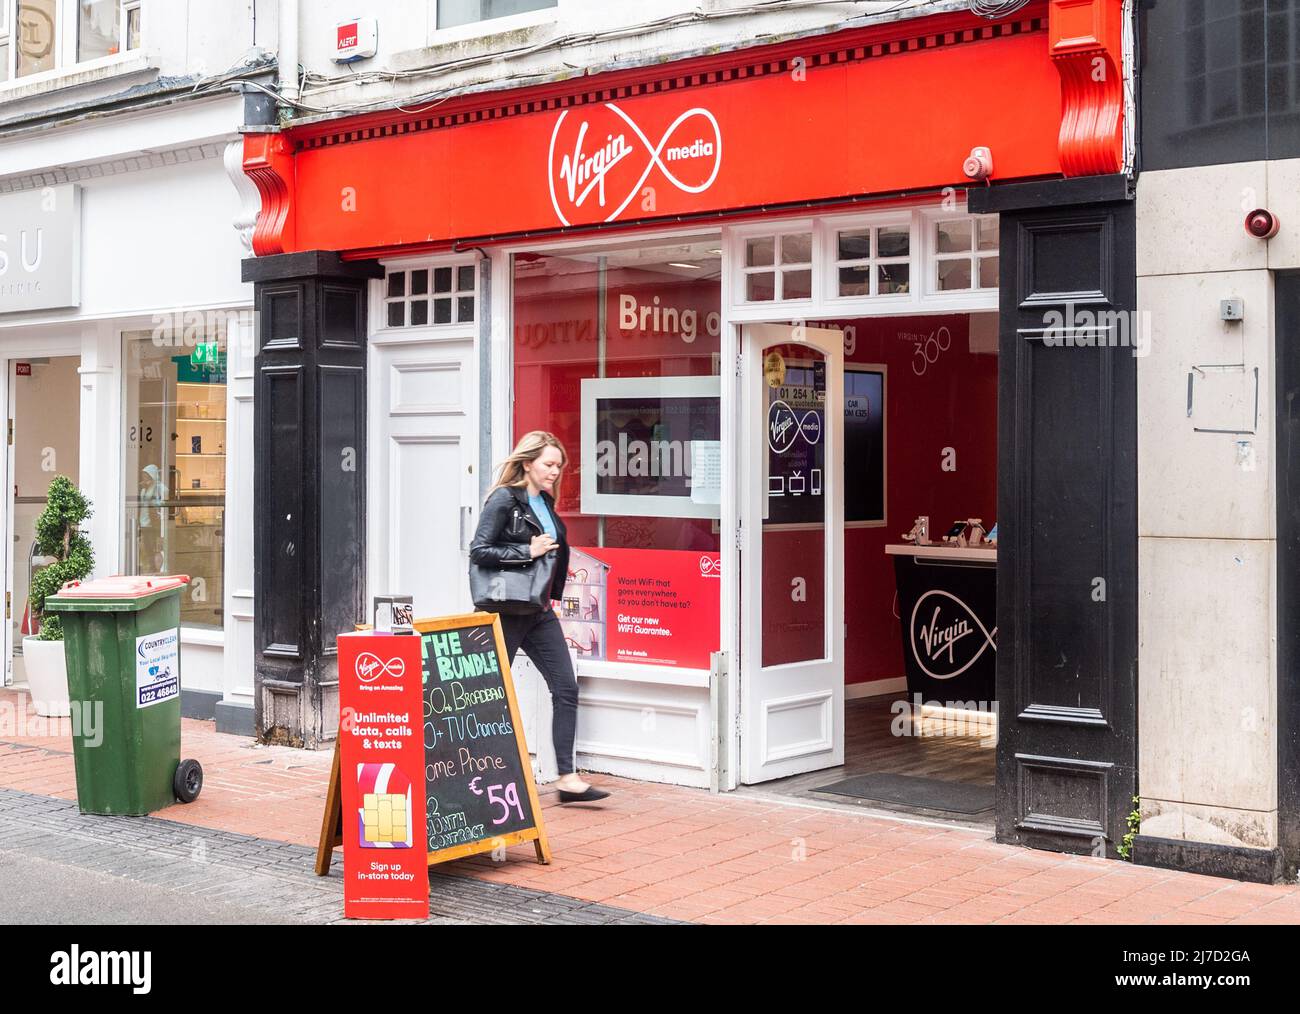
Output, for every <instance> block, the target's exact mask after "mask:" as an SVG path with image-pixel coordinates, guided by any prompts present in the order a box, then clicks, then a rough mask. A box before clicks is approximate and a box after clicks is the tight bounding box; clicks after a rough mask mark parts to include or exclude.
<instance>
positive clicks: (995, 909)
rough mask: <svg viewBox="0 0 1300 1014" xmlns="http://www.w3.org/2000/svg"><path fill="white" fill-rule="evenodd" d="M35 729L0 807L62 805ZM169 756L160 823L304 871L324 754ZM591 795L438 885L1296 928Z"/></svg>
mask: <svg viewBox="0 0 1300 1014" xmlns="http://www.w3.org/2000/svg"><path fill="white" fill-rule="evenodd" d="M32 721H33V716H32V715H31V713H30V709H29V708H28V706H27V700H26V694H25V693H22V692H21V691H14V690H4V691H0V789H11V790H17V791H19V792H21V793H26V794H32V795H43V796H47V797H51V798H53V799H61V800H74V799H75V798H76V783H75V776H74V771H73V765H72V755H71V740H70V733H69V731H68V728H67V727H66V725H65V727H64V728H63V729H61V730H60V729H50V728H43V727H41V726H40V725H36V726H35V727H33V725H32V724H31V723H32ZM36 721H38V722H45V721H47V720H36ZM182 743H183V749H182V753H183V755H184V756H192V757H197V758H198V759H199V760H200V761H201V762H202V764H203V768H204V773H205V784H204V788H203V793H202V795H201V796H200V797H199V799H198V800H197V801H195V802H194V803H192V804H190V805H188V806H182V805H179V804H178V805H175V806H172V807H169V808H168V809H166V810H163V811H161V812H160V813H159V814H158V815H157V818H160V819H162V820H164V821H165V822H167V823H169V824H174V825H188V826H190V827H191V828H195V829H200V828H201V829H207V830H209V831H213V832H222V833H228V834H233V835H243V836H248V837H255V838H258V839H270V840H274V841H279V842H282V843H284V844H285V845H289V846H296V847H297V848H298V851H296V852H292V853H290V852H286V856H288V857H290V858H288V859H286V862H285V865H290V864H291V863H296V862H299V861H301V862H305V863H306V864H307V865H308V866H309V865H310V856H311V849H312V847H313V846H314V844H315V842H316V839H317V836H318V834H319V830H320V819H321V811H322V807H323V803H324V795H325V786H326V780H327V778H328V774H329V764H330V755H329V753H328V752H321V753H308V752H305V751H300V750H293V749H289V748H286V747H263V746H258V745H256V744H254V743H253V742H252V741H251V740H249V739H245V738H242V737H235V736H226V735H222V734H219V733H217V732H215V730H214V728H213V724H212V723H211V722H198V721H191V720H185V721H184V722H183V723H182ZM597 781H599V783H600V784H601V785H602V786H605V787H607V788H610V789H611V790H612V791H613V793H614V795H613V796H612V797H611V798H610V799H609V800H607V801H606V803H605V805H603V806H589V807H579V806H563V807H562V806H559V805H556V803H555V795H554V793H553V792H552V791H549V790H548V789H547V788H546V787H545V786H543V787H542V788H541V800H542V806H543V812H544V815H545V820H546V827H547V831H548V834H549V836H550V840H551V849H552V852H553V853H554V857H555V858H554V862H553V863H552V864H551V865H550V866H541V865H539V864H537V863H536V862H534V861H532V859H531V856H532V847H531V846H524V847H520V848H516V849H511V850H510V854H509V856H508V857H507V859H506V861H505V862H494V861H493V860H492V859H491V858H490V857H488V856H476V857H473V858H470V859H464V860H459V861H457V862H454V863H448V864H444V865H443V866H441V867H439V868H438V874H439V876H438V877H437V878H436V882H437V884H439V885H442V884H445V883H453V882H456V881H457V878H460V879H471V880H473V881H476V882H478V883H481V884H482V883H486V884H495V885H502V886H509V887H513V888H518V889H523V890H527V891H532V892H536V893H537V894H538V896H539V897H541V896H563V897H564V898H567V899H570V900H571V901H572V903H575V904H596V905H603V906H609V907H611V908H614V909H617V910H620V911H622V912H624V913H627V912H639V913H645V914H647V915H650V916H655V917H660V918H663V919H672V920H682V921H689V922H699V923H844V924H854V923H875V924H880V923H1053V924H1055V923H1080V924H1083V923H1151V924H1160V923H1182V924H1191V923H1195V924H1223V923H1296V922H1300V887H1297V886H1296V885H1259V884H1245V883H1237V882H1234V881H1229V880H1223V879H1219V878H1215V877H1205V876H1200V875H1197V874H1191V873H1178V872H1173V871H1168V870H1157V869H1151V868H1148V867H1140V866H1132V865H1130V864H1128V863H1124V862H1119V861H1115V860H1106V859H1094V858H1090V857H1082V856H1064V855H1058V854H1055V853H1048V852H1037V851H1032V850H1027V849H1019V848H1013V847H1010V846H1005V845H999V844H997V843H996V842H993V841H992V840H990V839H989V837H988V836H987V834H985V833H982V832H979V831H972V830H968V829H964V828H956V827H947V826H939V825H933V824H926V823H921V822H912V821H908V820H906V819H904V818H897V819H893V818H887V817H881V816H877V815H859V814H857V813H854V812H853V811H852V810H850V809H847V808H832V807H820V806H816V805H810V804H806V803H802V802H798V801H792V800H776V799H768V798H755V797H753V796H749V795H742V794H727V793H724V794H722V795H711V794H710V793H708V792H705V791H702V790H697V789H686V788H679V787H675V786H666V785H658V784H652V783H644V782H635V781H631V780H627V779H618V778H607V777H601V778H598V779H597ZM68 813H69V814H71V815H72V818H73V819H74V820H75V819H82V820H86V819H90V818H78V817H77V815H76V813H75V808H71V807H70V808H68ZM0 847H5V846H3V845H0ZM307 872H308V874H309V873H310V870H309V869H308V871H307ZM435 894H436V889H435Z"/></svg>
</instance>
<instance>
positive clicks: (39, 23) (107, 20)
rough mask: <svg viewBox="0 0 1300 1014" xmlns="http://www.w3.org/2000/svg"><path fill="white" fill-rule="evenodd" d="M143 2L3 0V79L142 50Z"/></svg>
mask: <svg viewBox="0 0 1300 1014" xmlns="http://www.w3.org/2000/svg"><path fill="white" fill-rule="evenodd" d="M141 3H142V0H0V81H12V80H15V79H17V78H21V77H28V76H30V75H32V74H40V73H43V72H46V71H53V70H58V69H59V68H61V67H71V66H73V65H75V64H79V63H86V62H88V61H90V60H98V59H102V58H103V57H107V56H115V55H116V54H118V53H124V52H127V51H129V50H132V49H139V48H140V27H141V13H140V8H141Z"/></svg>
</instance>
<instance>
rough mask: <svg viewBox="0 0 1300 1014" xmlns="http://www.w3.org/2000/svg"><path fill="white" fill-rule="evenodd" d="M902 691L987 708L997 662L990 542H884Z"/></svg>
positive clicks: (994, 581) (994, 569)
mask: <svg viewBox="0 0 1300 1014" xmlns="http://www.w3.org/2000/svg"><path fill="white" fill-rule="evenodd" d="M885 552H886V553H887V554H889V555H890V556H892V557H893V558H894V576H895V579H896V580H897V583H898V616H899V621H900V622H901V624H902V629H903V659H904V664H905V668H906V671H907V690H908V696H909V697H911V696H913V695H915V694H920V695H921V696H922V699H923V700H924V701H933V702H938V703H940V704H942V705H943V706H945V707H947V708H976V709H979V710H988V709H991V708H992V707H993V704H992V702H993V701H994V700H995V687H994V676H995V672H996V668H997V633H998V631H997V561H998V551H997V548H996V547H992V546H990V547H980V548H971V549H963V548H958V547H956V546H949V545H932V546H916V545H911V544H906V543H902V544H892V545H888V546H886V547H885Z"/></svg>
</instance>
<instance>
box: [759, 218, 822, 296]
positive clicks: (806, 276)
mask: <svg viewBox="0 0 1300 1014" xmlns="http://www.w3.org/2000/svg"><path fill="white" fill-rule="evenodd" d="M812 248H813V242H812V233H811V232H791V233H786V234H784V235H775V236H755V237H753V238H752V239H747V240H745V264H744V268H743V270H744V273H745V299H746V300H747V301H749V302H751V303H758V302H766V301H769V300H777V299H779V300H788V299H808V298H809V297H811V296H812Z"/></svg>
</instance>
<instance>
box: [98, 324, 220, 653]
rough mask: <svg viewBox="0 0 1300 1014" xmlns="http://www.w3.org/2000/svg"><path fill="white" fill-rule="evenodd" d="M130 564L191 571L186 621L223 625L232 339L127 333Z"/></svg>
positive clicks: (126, 565)
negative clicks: (228, 370)
mask: <svg viewBox="0 0 1300 1014" xmlns="http://www.w3.org/2000/svg"><path fill="white" fill-rule="evenodd" d="M124 338H125V348H124V350H123V351H124V362H125V368H124V371H123V372H124V375H125V378H124V379H125V391H124V397H123V405H124V414H123V426H124V433H123V448H124V451H123V468H122V475H123V485H124V489H123V508H124V509H123V515H122V518H123V546H124V554H125V559H124V561H123V569H124V572H125V573H127V574H188V575H189V576H190V585H189V587H188V588H187V589H186V591H185V593H184V595H183V596H182V598H181V622H182V623H183V624H185V625H187V626H196V627H220V626H221V625H222V598H223V561H224V557H225V553H224V547H225V510H226V488H225V487H226V340H225V336H224V335H223V334H220V333H217V332H212V331H208V332H200V333H198V334H194V333H192V332H187V333H186V334H185V335H184V338H183V339H182V338H181V337H180V336H174V335H172V334H171V333H159V332H154V331H132V332H127V333H126V334H125V336H124Z"/></svg>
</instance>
